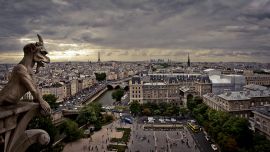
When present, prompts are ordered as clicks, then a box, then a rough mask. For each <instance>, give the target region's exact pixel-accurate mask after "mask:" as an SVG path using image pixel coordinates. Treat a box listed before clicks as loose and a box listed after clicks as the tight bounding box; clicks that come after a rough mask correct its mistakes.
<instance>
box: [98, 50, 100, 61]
mask: <svg viewBox="0 0 270 152" xmlns="http://www.w3.org/2000/svg"><path fill="white" fill-rule="evenodd" d="M98 62H100V52H98Z"/></svg>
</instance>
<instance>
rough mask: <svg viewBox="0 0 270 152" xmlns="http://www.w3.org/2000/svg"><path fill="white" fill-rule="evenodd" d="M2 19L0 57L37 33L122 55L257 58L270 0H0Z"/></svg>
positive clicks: (264, 48) (269, 20) (266, 34)
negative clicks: (115, 50) (235, 56)
mask: <svg viewBox="0 0 270 152" xmlns="http://www.w3.org/2000/svg"><path fill="white" fill-rule="evenodd" d="M0 15H1V18H0V25H1V28H0V53H1V52H11V51H19V50H21V49H22V46H23V45H24V44H23V43H20V41H19V39H20V38H31V39H33V40H35V39H36V37H35V35H36V33H41V34H42V35H43V36H44V37H45V38H46V39H48V40H52V41H56V42H62V43H78V44H84V43H86V44H92V45H97V46H101V47H104V48H111V49H122V50H126V51H124V52H123V51H122V53H121V54H119V53H115V52H113V53H110V51H109V50H108V51H107V55H114V54H116V55H120V56H123V55H127V56H128V55H129V56H132V55H136V56H139V55H140V54H141V55H146V56H157V55H161V56H162V55H163V56H168V57H170V56H173V55H176V56H180V55H181V54H186V53H187V52H190V53H191V54H194V55H197V56H209V57H215V56H216V57H217V56H222V55H228V56H230V55H231V54H234V55H237V56H253V55H256V56H258V57H259V56H268V55H269V53H268V51H269V49H270V44H269V40H270V2H269V0H102V1H97V0H78V1H73V0H43V1H37V0H24V1H15V0H8V1H5V0H1V1H0ZM48 47H49V48H51V49H55V50H61V49H58V48H57V45H53V46H50V45H49V44H48ZM136 49H137V51H136ZM149 49H150V50H149ZM151 49H154V50H151ZM128 50H133V51H128ZM138 50H139V51H138ZM187 50H188V51H187ZM203 50H210V51H203ZM62 51H64V50H62ZM160 52H161V53H160Z"/></svg>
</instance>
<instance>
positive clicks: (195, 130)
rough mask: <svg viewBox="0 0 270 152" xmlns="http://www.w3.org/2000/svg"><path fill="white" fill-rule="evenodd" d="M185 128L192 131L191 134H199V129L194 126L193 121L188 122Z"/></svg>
mask: <svg viewBox="0 0 270 152" xmlns="http://www.w3.org/2000/svg"><path fill="white" fill-rule="evenodd" d="M187 126H188V127H189V128H190V129H191V130H192V131H193V132H199V131H200V127H199V126H198V125H196V124H195V121H188V122H187Z"/></svg>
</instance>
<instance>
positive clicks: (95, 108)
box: [76, 103, 101, 125]
mask: <svg viewBox="0 0 270 152" xmlns="http://www.w3.org/2000/svg"><path fill="white" fill-rule="evenodd" d="M100 112H101V104H100V103H90V104H89V105H87V106H85V107H83V108H82V109H81V110H80V112H79V115H78V116H77V119H76V121H77V122H78V123H79V124H80V125H83V124H88V123H96V122H98V119H99V118H101V113H100Z"/></svg>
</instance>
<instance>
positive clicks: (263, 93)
mask: <svg viewBox="0 0 270 152" xmlns="http://www.w3.org/2000/svg"><path fill="white" fill-rule="evenodd" d="M218 96H219V97H221V98H223V99H225V100H249V99H251V98H254V97H270V91H269V90H260V91H233V92H231V91H227V92H224V93H222V94H220V95H218Z"/></svg>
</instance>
